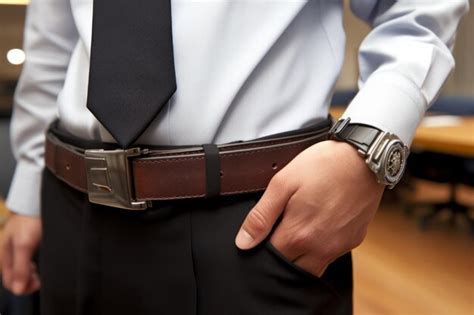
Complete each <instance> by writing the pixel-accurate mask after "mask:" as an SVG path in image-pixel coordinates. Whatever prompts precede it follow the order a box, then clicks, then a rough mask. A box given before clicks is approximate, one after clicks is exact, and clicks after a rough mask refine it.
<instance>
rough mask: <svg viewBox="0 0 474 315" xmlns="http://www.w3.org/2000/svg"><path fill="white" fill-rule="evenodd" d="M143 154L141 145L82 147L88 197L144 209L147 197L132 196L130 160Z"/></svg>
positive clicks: (94, 200) (95, 201)
mask: <svg viewBox="0 0 474 315" xmlns="http://www.w3.org/2000/svg"><path fill="white" fill-rule="evenodd" d="M141 154H142V151H141V150H140V148H131V149H127V150H120V149H117V150H102V149H99V150H85V159H86V170H87V191H88V195H89V201H90V202H93V203H97V204H101V205H105V206H110V207H117V208H122V209H128V210H144V209H146V208H147V207H149V206H150V202H148V201H137V200H136V199H134V194H133V183H132V180H131V169H130V160H129V158H130V157H132V156H139V155H141Z"/></svg>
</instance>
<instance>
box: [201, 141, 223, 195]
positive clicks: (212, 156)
mask: <svg viewBox="0 0 474 315" xmlns="http://www.w3.org/2000/svg"><path fill="white" fill-rule="evenodd" d="M202 148H203V149H204V159H205V161H206V197H215V196H219V195H220V193H221V160H220V157H219V148H218V147H217V145H215V144H203V145H202Z"/></svg>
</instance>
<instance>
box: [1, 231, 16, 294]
mask: <svg viewBox="0 0 474 315" xmlns="http://www.w3.org/2000/svg"><path fill="white" fill-rule="evenodd" d="M12 248H13V246H12V241H11V238H9V237H8V238H6V239H5V240H4V241H3V243H2V280H3V286H4V287H5V288H7V289H9V290H11V285H12V279H13V250H12Z"/></svg>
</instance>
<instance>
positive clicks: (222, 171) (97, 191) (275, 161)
mask: <svg viewBox="0 0 474 315" xmlns="http://www.w3.org/2000/svg"><path fill="white" fill-rule="evenodd" d="M328 129H329V127H326V128H323V129H319V130H317V131H312V132H306V133H302V134H296V135H291V136H282V137H278V138H267V139H260V140H254V141H247V142H235V143H229V144H222V145H217V146H214V150H212V147H211V150H209V148H207V149H206V147H205V146H204V147H203V146H196V147H187V148H179V149H163V150H161V149H143V148H132V149H127V150H120V149H116V150H103V149H98V150H85V149H81V148H78V147H75V146H72V145H70V144H68V143H65V142H63V141H61V140H60V139H59V138H57V137H56V136H55V135H53V134H52V133H51V132H48V134H47V141H46V153H45V162H46V166H47V167H48V169H49V170H50V171H51V172H52V173H53V174H55V175H56V176H57V177H58V178H59V179H61V180H63V181H64V182H66V183H67V184H69V185H70V186H72V187H74V188H76V189H77V190H80V191H81V192H84V193H87V194H88V195H89V200H90V201H91V202H94V203H98V204H103V205H107V206H112V207H118V208H124V209H130V210H142V209H146V208H147V207H149V206H151V205H152V204H151V201H153V200H169V199H183V198H199V197H206V196H209V195H216V194H217V195H231V194H239V193H246V192H257V191H261V190H264V189H265V188H266V186H267V185H268V183H269V181H270V179H271V178H272V176H273V175H274V174H275V173H276V172H278V170H280V169H281V168H282V167H284V166H285V165H286V164H287V163H288V162H290V161H291V160H292V159H293V158H294V157H295V156H296V155H297V154H298V153H299V152H301V151H303V150H304V149H305V148H307V147H309V146H311V145H312V144H314V143H316V142H319V141H322V140H326V139H327V132H328ZM211 146H213V145H211ZM213 181H214V184H212V182H213ZM215 182H217V185H216V184H215ZM216 189H217V190H216ZM210 191H212V193H211V192H210Z"/></svg>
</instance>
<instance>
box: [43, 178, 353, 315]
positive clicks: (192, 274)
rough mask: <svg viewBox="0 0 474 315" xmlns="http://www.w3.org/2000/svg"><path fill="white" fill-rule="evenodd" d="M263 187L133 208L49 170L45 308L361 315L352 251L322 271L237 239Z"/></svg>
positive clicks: (55, 312) (89, 312)
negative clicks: (356, 310) (355, 311)
mask: <svg viewBox="0 0 474 315" xmlns="http://www.w3.org/2000/svg"><path fill="white" fill-rule="evenodd" d="M260 196H261V193H253V194H245V195H239V196H227V197H222V198H214V199H203V200H180V201H166V202H158V203H155V205H154V206H153V207H152V208H150V209H148V210H146V211H128V210H121V209H116V208H110V207H106V206H101V205H96V204H92V203H90V202H89V201H88V198H87V195H85V194H83V193H81V192H79V191H76V190H75V189H73V188H71V187H69V186H68V185H67V184H65V183H63V182H62V181H60V180H59V179H57V178H56V177H55V176H54V175H53V174H52V173H50V172H49V171H48V170H45V171H44V173H43V183H42V219H43V233H44V234H43V241H42V244H41V249H40V271H41V281H42V288H41V299H40V305H41V313H42V314H44V315H96V314H102V315H122V314H123V315H125V314H126V315H130V314H138V315H149V314H150V315H151V314H153V315H155V314H176V315H181V314H183V315H190V314H203V315H214V314H216V315H217V314H218V315H223V314H229V315H230V314H256V315H262V314H285V315H287V314H290V315H291V314H295V315H298V314H351V313H352V264H351V256H350V254H346V255H344V256H343V257H341V258H339V259H338V260H336V261H335V262H334V263H332V264H331V265H330V266H329V268H328V269H327V270H326V272H325V273H324V275H323V276H322V277H321V278H318V277H315V276H313V275H311V274H310V273H307V272H305V271H304V270H302V269H300V268H298V267H297V266H295V265H294V264H293V263H292V262H291V261H288V260H287V259H286V258H285V257H283V256H282V255H281V254H280V253H278V252H277V250H276V249H275V248H273V247H272V246H271V244H270V243H269V242H268V241H265V242H263V243H262V244H261V245H259V246H257V247H256V248H254V249H252V250H249V251H242V250H239V249H238V248H237V247H236V246H235V244H234V239H235V236H236V233H237V231H238V229H239V227H240V225H241V223H242V222H243V219H244V218H245V216H246V214H247V213H248V211H249V210H250V209H251V208H252V206H253V205H254V204H255V203H256V201H257V200H258V198H259V197H260Z"/></svg>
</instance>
